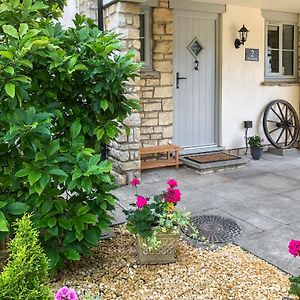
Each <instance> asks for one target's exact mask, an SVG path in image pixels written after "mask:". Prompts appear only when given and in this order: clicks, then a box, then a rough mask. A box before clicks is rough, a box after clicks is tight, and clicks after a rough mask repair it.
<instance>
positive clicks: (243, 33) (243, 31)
mask: <svg viewBox="0 0 300 300" xmlns="http://www.w3.org/2000/svg"><path fill="white" fill-rule="evenodd" d="M248 32H249V30H248V29H247V28H246V27H245V25H243V27H242V28H241V29H240V30H239V35H240V38H239V39H236V40H235V42H234V46H235V48H236V49H239V48H240V46H241V45H244V44H245V42H246V41H247V36H248Z"/></svg>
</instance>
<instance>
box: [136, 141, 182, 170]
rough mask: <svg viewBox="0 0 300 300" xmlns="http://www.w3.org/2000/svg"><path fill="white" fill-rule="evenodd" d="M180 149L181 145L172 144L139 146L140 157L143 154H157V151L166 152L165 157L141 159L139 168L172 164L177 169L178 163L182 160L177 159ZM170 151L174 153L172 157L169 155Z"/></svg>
mask: <svg viewBox="0 0 300 300" xmlns="http://www.w3.org/2000/svg"><path fill="white" fill-rule="evenodd" d="M180 150H181V147H179V146H176V145H173V144H170V145H161V146H154V147H144V148H140V154H141V157H142V156H144V155H152V154H159V153H166V154H167V159H157V160H150V161H142V162H141V170H146V169H155V168H162V167H172V166H176V169H178V167H179V165H181V164H182V162H181V161H180V160H179V151H180ZM172 153H174V157H171V154H172Z"/></svg>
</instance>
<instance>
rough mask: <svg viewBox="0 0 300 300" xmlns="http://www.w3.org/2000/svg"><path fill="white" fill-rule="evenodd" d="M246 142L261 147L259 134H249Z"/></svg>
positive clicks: (251, 145)
mask: <svg viewBox="0 0 300 300" xmlns="http://www.w3.org/2000/svg"><path fill="white" fill-rule="evenodd" d="M248 143H249V145H250V147H254V148H261V147H262V146H263V144H262V143H263V139H262V138H261V137H260V136H259V135H254V136H250V137H249V138H248Z"/></svg>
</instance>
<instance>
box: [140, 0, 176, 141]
mask: <svg viewBox="0 0 300 300" xmlns="http://www.w3.org/2000/svg"><path fill="white" fill-rule="evenodd" d="M152 34H153V53H152V61H153V71H148V72H147V71H143V72H141V80H140V87H141V103H142V112H141V143H142V146H144V147H146V146H156V145H162V144H167V143H170V142H171V141H172V137H173V125H172V124H173V99H172V96H173V91H172V89H173V87H172V82H173V79H172V78H173V75H172V59H173V12H172V10H171V9H170V8H169V1H168V0H160V1H159V5H158V7H157V8H154V9H153V14H152Z"/></svg>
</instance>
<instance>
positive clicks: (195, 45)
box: [187, 37, 203, 58]
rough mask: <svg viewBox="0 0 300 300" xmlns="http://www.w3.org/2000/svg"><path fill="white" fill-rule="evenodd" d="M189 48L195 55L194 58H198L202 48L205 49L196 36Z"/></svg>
mask: <svg viewBox="0 0 300 300" xmlns="http://www.w3.org/2000/svg"><path fill="white" fill-rule="evenodd" d="M187 48H188V50H189V51H190V52H191V54H192V55H193V56H194V58H197V57H198V55H199V54H200V52H201V50H202V49H203V48H202V46H201V45H200V43H199V41H198V39H197V38H196V37H195V38H194V39H193V40H192V42H191V43H190V44H189V45H188V47H187Z"/></svg>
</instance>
